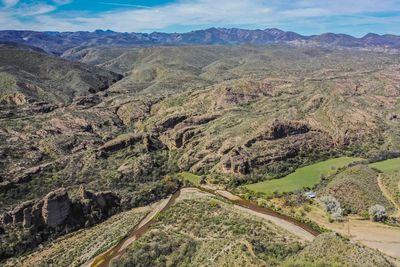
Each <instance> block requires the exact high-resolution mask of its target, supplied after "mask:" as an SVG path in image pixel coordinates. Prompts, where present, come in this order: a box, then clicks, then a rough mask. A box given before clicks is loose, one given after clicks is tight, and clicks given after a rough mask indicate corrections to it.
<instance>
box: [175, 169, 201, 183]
mask: <svg viewBox="0 0 400 267" xmlns="http://www.w3.org/2000/svg"><path fill="white" fill-rule="evenodd" d="M179 176H180V177H182V178H183V179H185V180H187V181H189V182H191V183H192V184H194V185H196V186H199V185H200V176H198V175H196V174H193V173H190V172H181V173H179Z"/></svg>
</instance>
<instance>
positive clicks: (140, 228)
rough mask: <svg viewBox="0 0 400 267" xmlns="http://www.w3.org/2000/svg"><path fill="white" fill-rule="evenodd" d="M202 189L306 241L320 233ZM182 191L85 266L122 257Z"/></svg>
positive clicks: (104, 265) (97, 266) (156, 206)
mask: <svg viewBox="0 0 400 267" xmlns="http://www.w3.org/2000/svg"><path fill="white" fill-rule="evenodd" d="M197 189H198V190H200V191H204V192H207V193H210V194H212V195H214V196H220V197H223V198H225V199H227V200H229V201H230V202H232V203H233V204H234V207H235V208H236V209H239V210H241V211H243V212H246V213H248V214H251V215H253V216H256V217H258V218H261V219H265V220H267V221H269V222H272V223H274V224H276V225H277V226H279V227H281V228H283V229H285V230H287V231H288V232H290V233H292V234H293V235H296V236H297V237H299V238H300V239H301V240H303V241H304V242H308V241H312V240H313V239H314V238H315V236H317V235H318V234H319V233H318V232H317V231H315V230H314V229H312V228H311V227H310V226H308V225H306V224H304V223H301V222H298V221H296V220H294V219H293V218H291V217H288V216H285V215H282V214H279V213H277V212H275V211H273V210H271V209H268V208H264V207H260V206H258V205H256V204H254V203H252V202H250V201H247V200H243V199H241V198H240V197H238V196H236V195H233V194H232V193H230V192H228V191H225V190H213V189H210V188H202V187H200V188H197ZM182 190H185V189H182ZM180 192H181V190H180V191H178V192H177V193H175V194H174V195H172V196H170V197H169V198H167V199H164V200H161V201H159V202H157V203H155V204H153V205H154V209H153V211H152V212H151V213H150V214H148V215H147V216H146V217H145V218H144V219H143V220H142V221H141V222H140V223H139V224H138V225H137V226H135V227H134V228H133V230H132V232H131V234H130V235H129V236H128V237H127V238H125V239H123V240H122V241H120V242H119V243H118V244H117V245H116V246H114V247H112V248H110V249H109V250H107V251H106V252H104V253H103V254H101V255H99V256H97V257H96V258H95V259H93V260H92V261H91V262H89V263H87V264H85V265H83V266H84V267H89V266H90V267H108V266H110V262H111V260H113V259H115V258H118V257H120V256H121V255H122V254H123V253H124V252H125V251H126V249H127V248H128V247H129V245H131V244H132V243H133V242H134V241H135V240H137V239H138V238H140V237H141V236H142V235H143V234H145V233H146V232H147V230H148V229H149V227H150V226H151V224H152V223H153V222H154V218H155V216H157V214H159V213H160V212H163V211H164V210H166V209H168V208H169V207H170V206H172V205H173V204H174V203H175V201H176V199H177V198H178V197H179V195H180Z"/></svg>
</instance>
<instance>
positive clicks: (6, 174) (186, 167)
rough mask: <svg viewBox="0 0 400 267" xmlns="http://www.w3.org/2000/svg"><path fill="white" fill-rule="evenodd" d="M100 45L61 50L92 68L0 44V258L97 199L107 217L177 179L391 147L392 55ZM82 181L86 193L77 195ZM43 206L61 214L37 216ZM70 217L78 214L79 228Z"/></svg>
mask: <svg viewBox="0 0 400 267" xmlns="http://www.w3.org/2000/svg"><path fill="white" fill-rule="evenodd" d="M105 49H106V50H103V48H96V49H90V50H81V52H79V51H78V50H76V51H75V52H76V53H81V54H80V56H76V55H77V54H76V53H75V52H73V53H72V51H71V53H70V55H69V56H70V58H71V59H72V58H74V59H75V60H76V59H79V60H81V61H83V62H86V63H91V64H93V65H97V66H89V65H86V64H85V63H82V62H72V61H66V60H64V59H60V58H56V57H53V56H48V55H45V54H43V53H38V52H32V51H27V50H21V49H18V50H16V49H15V48H10V47H3V48H1V49H0V56H1V57H0V64H2V65H1V66H2V70H1V73H2V75H3V76H2V77H3V78H2V80H0V81H2V83H3V84H2V86H1V87H0V89H2V90H4V88H5V89H6V91H2V92H7V95H6V94H4V96H3V98H2V99H3V100H2V101H4V102H3V103H7V105H2V106H1V117H0V212H1V213H2V214H3V215H2V226H1V227H0V238H1V241H2V244H3V243H4V244H9V245H10V246H7V247H3V248H2V251H1V253H2V254H0V255H2V257H4V258H6V257H9V256H11V255H17V254H21V253H25V252H26V251H28V250H30V249H32V248H33V247H35V246H36V245H38V244H39V243H43V242H45V241H46V240H48V239H51V238H55V237H56V236H59V235H61V234H64V233H67V232H68V231H72V230H76V229H77V228H80V227H86V226H89V225H92V224H95V223H97V222H100V221H102V220H104V219H105V218H107V217H108V216H109V214H108V213H105V211H104V210H102V207H103V206H104V205H103V204H104V202H103V201H102V200H99V199H101V197H100V195H101V194H104V192H108V191H111V193H109V194H110V196H111V195H112V196H115V198H114V197H113V199H115V202H112V203H113V204H112V205H111V206H113V207H114V206H115V209H114V211H115V212H117V211H120V210H124V209H129V208H132V207H138V206H143V205H146V204H148V203H151V202H153V201H155V200H157V199H160V198H162V197H165V196H167V195H169V194H171V193H173V192H175V191H176V190H177V189H178V188H179V187H180V186H181V183H180V182H179V181H177V180H175V179H174V178H173V176H174V174H176V173H178V172H181V171H191V172H194V173H197V174H205V176H206V181H207V182H214V183H220V184H229V185H231V186H232V185H238V184H240V183H246V182H249V181H255V180H263V179H267V178H271V177H278V176H281V175H284V174H285V173H288V172H290V171H292V170H293V169H294V168H295V167H297V166H299V165H304V164H309V163H312V162H315V161H319V160H321V159H322V158H325V157H332V156H334V155H357V156H362V157H366V158H368V157H369V156H371V155H376V154H380V152H382V151H388V150H390V151H395V150H400V139H399V136H400V135H399V132H400V129H399V126H400V124H399V123H400V121H399V118H400V109H399V105H398V99H399V97H400V87H399V84H400V76H399V71H400V62H399V58H398V57H397V56H393V55H389V54H386V53H375V52H361V51H340V50H335V49H322V48H317V49H314V48H293V47H285V46H283V47H282V46H234V47H229V46H227V47H222V46H212V47H179V48H178V47H168V48H166V47H161V48H142V49H138V48H134V49H131V48H130V49H126V50H124V49H122V48H116V49H112V50H110V48H105ZM1 51H3V52H1ZM86 51H87V52H88V53H86ZM109 51H112V53H111V52H110V53H109ZM10 53H11V54H10ZM10 55H12V56H10ZM74 55H75V56H74ZM23 59H25V60H23ZM26 60H29V61H28V62H37V64H33V65H27V64H24V62H26ZM106 68H108V69H109V70H105V69H106ZM110 70H114V71H117V72H119V73H124V74H126V76H125V78H123V79H122V80H120V81H119V82H117V83H115V84H113V82H114V81H116V80H117V79H119V78H121V77H120V76H119V75H117V74H114V73H112V72H110ZM25 83H26V84H30V85H31V86H37V88H40V90H39V89H37V88H36V87H32V88H36V89H37V90H35V89H29V88H30V87H29V88H25V87H23V86H22V85H23V84H25ZM110 85H111V86H110ZM107 88H108V89H107ZM7 90H9V91H7ZM39 93H40V94H39ZM148 93H151V94H148ZM10 96H14V97H10ZM15 96H18V97H15ZM25 98H28V100H29V99H32V100H29V101H24V99H25ZM11 100H12V101H11ZM16 100H18V101H16ZM34 100H35V101H34ZM41 100H45V101H48V102H39V101H41ZM60 102H61V103H63V105H59V104H55V103H60ZM343 181H345V180H343ZM345 182H346V183H347V181H345ZM82 184H83V185H85V188H86V190H89V191H91V192H92V193H91V194H87V197H84V198H82V197H78V196H79V195H81V194H79V193H77V192H78V191H79V188H80V186H81V185H82ZM356 185H357V184H355V186H356ZM335 186H336V185H335ZM60 188H65V191H64V190H62V189H61V191H59V190H60ZM356 189H357V190H358V189H360V188H358V187H357V188H356ZM360 190H361V191H362V190H364V188H361V189H360ZM368 190H370V189H369V188H366V189H365V190H364V191H367V192H369V191H368ZM54 192H55V193H54ZM101 192H103V193H101ZM53 194H54V195H53ZM99 194H100V195H99ZM89 195H90V197H89ZM74 196H75V198H73V197H74ZM59 198H60V199H61V200H60V201H58V199H59ZM46 199H47V203H49V201H48V200H49V199H50V200H54V199H56V200H57V201H55V202H53V201H50V203H56V204H51V205H50V206H52V207H53V208H54V206H53V205H55V207H56V208H55V210H56V211H57V207H58V206H57V205H59V204H60V203H61V204H60V205H63V207H64V210H67V211H68V212H65V213H60V214H58V213H55V215H54V216H55V217H54V218H55V219H54V220H53V219H51V220H48V219H46V218H53V217H52V216H53V215H49V214H52V212H50V213H49V212H47V211H46V210H51V209H46V208H44V207H45V206H41V205H42V204H43V205H45V203H46ZM27 201H29V202H27ZM87 202H89V203H87ZM106 203H108V202H107V201H106ZM114 204H115V205H114ZM106 206H109V205H108V204H106ZM65 207H69V208H65ZM88 210H90V212H89V211H88ZM76 214H85V216H83V217H82V218H83V219H82V220H81V221H78V222H76V221H74V218H77V217H76ZM49 216H50V217H49ZM92 217H93V218H94V219H91V218H92ZM71 220H72V221H73V222H74V223H72V224H70V223H71ZM87 222H88V223H87ZM27 229H29V230H27ZM17 233H19V234H17ZM21 233H24V234H21ZM25 235H26V236H25ZM16 236H17V237H18V238H20V239H18V238H17V240H15V238H16ZM36 236H41V238H40V239H37V238H36ZM33 237H34V238H33ZM26 240H30V242H26V243H24V242H25V241H26ZM21 243H23V245H21ZM10 251H11V252H10Z"/></svg>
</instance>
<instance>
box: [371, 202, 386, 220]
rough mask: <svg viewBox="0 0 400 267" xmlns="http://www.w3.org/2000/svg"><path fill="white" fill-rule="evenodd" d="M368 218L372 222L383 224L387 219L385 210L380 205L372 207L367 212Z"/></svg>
mask: <svg viewBox="0 0 400 267" xmlns="http://www.w3.org/2000/svg"><path fill="white" fill-rule="evenodd" d="M368 213H369V218H370V219H371V221H374V222H383V221H385V220H386V219H387V217H388V216H387V213H386V209H385V207H384V206H382V205H378V204H377V205H374V206H372V207H370V208H369V210H368Z"/></svg>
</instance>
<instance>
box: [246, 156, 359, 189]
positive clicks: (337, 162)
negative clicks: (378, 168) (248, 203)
mask: <svg viewBox="0 0 400 267" xmlns="http://www.w3.org/2000/svg"><path fill="white" fill-rule="evenodd" d="M359 160H362V159H361V158H353V157H341V158H335V159H329V160H326V161H322V162H319V163H316V164H312V165H309V166H306V167H303V168H299V169H297V170H296V171H295V172H293V173H291V174H289V175H287V176H285V177H283V178H281V179H274V180H268V181H264V182H260V183H256V184H251V185H247V186H245V187H246V188H247V189H249V190H252V191H254V192H262V193H264V194H266V195H267V196H272V195H273V194H274V192H278V193H285V192H293V191H296V190H301V189H303V188H305V187H309V188H311V187H313V186H315V185H317V184H318V183H319V182H320V179H321V175H329V174H332V173H334V172H335V171H336V170H337V169H338V168H340V167H344V166H346V165H348V164H350V163H352V162H354V161H359Z"/></svg>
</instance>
